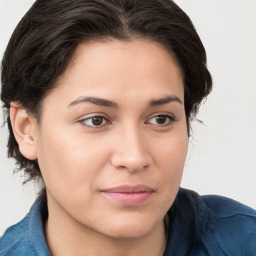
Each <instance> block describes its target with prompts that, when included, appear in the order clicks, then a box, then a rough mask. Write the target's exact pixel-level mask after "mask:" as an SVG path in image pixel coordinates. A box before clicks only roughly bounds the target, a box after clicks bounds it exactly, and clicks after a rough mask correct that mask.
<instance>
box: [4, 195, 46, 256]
mask: <svg viewBox="0 0 256 256" xmlns="http://www.w3.org/2000/svg"><path fill="white" fill-rule="evenodd" d="M45 211H47V206H46V203H45V201H44V200H43V199H42V198H41V197H39V198H38V199H37V200H36V202H35V203H34V204H33V206H32V207H31V209H30V212H29V214H28V215H27V216H26V217H25V218H24V219H23V220H21V221H20V222H19V223H17V224H16V225H14V226H11V227H10V228H8V229H7V230H6V232H5V233H4V235H3V236H2V237H1V238H0V256H7V255H8V256H25V255H26V256H27V255H29V256H36V255H46V256H47V255H50V253H49V250H48V248H47V245H46V242H45V236H44V228H43V226H44V224H43V223H44V218H45Z"/></svg>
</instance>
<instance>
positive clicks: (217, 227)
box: [0, 189, 256, 256]
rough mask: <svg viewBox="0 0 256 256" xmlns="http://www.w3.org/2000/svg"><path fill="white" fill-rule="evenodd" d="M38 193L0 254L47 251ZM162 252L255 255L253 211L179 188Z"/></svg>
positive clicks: (10, 231) (4, 240)
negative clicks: (164, 247) (27, 212)
mask: <svg viewBox="0 0 256 256" xmlns="http://www.w3.org/2000/svg"><path fill="white" fill-rule="evenodd" d="M44 201H45V200H43V199H42V198H41V197H39V198H38V199H37V200H36V202H35V203H34V205H33V206H32V208H31V210H30V212H29V214H28V215H27V216H26V217H25V218H24V219H23V220H22V221H20V222H19V223H18V224H16V225H14V226H12V227H10V228H8V229H7V231H6V232H5V234H4V236H3V237H2V238H1V239H0V256H4V255H6V256H7V255H8V256H23V255H26V256H36V255H37V256H38V255H40V256H44V255H46V256H47V255H50V252H49V249H48V247H47V244H46V241H45V235H44V228H43V225H44V220H45V218H46V216H47V205H46V203H45V202H44ZM168 214H169V216H170V225H169V230H168V242H167V246H166V250H165V253H164V256H171V255H175V256H185V255H186V256H187V255H189V256H206V255H207V256H222V255H223V256H224V255H225V256H227V255H228V256H256V211H255V210H253V209H251V208H249V207H247V206H244V205H242V204H240V203H238V202H236V201H233V200H231V199H228V198H225V197H220V196H199V195H198V194H197V193H195V192H193V191H190V190H186V189H180V191H179V193H178V195H177V198H176V200H175V202H174V204H173V206H172V208H171V209H170V210H169V212H168Z"/></svg>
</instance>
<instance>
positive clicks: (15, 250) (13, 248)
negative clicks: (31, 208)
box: [0, 216, 36, 256]
mask: <svg viewBox="0 0 256 256" xmlns="http://www.w3.org/2000/svg"><path fill="white" fill-rule="evenodd" d="M28 220H29V216H26V217H25V218H24V219H23V220H22V221H20V222H19V223H17V224H16V225H14V226H11V227H9V228H8V229H7V230H6V232H5V234H4V235H3V237H1V239H0V256H4V255H6V256H7V255H8V256H14V255H15V256H16V255H36V254H35V251H34V250H33V247H32V245H31V243H30V239H29V229H28ZM32 252H34V254H32Z"/></svg>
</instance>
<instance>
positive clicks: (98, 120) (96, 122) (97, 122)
mask: <svg viewBox="0 0 256 256" xmlns="http://www.w3.org/2000/svg"><path fill="white" fill-rule="evenodd" d="M92 123H93V124H94V125H101V124H102V117H93V119H92Z"/></svg>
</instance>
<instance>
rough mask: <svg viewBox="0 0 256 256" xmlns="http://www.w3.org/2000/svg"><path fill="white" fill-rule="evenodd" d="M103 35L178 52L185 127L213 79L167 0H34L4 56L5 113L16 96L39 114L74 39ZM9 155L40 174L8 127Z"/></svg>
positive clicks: (194, 37) (186, 23) (186, 22)
mask: <svg viewBox="0 0 256 256" xmlns="http://www.w3.org/2000/svg"><path fill="white" fill-rule="evenodd" d="M107 38H114V39H118V40H126V41H129V40H133V39H134V38H135V39H136V38H139V39H149V40H152V41H155V42H159V43H160V44H162V45H163V46H164V47H166V49H168V50H170V51H171V52H172V53H173V54H174V55H175V56H176V59H177V61H178V63H179V65H180V67H181V69H182V71H183V74H184V90H185V111H186V118H187V125H188V132H189V128H190V121H191V119H192V118H193V117H195V115H196V114H197V111H198V108H199V105H200V103H201V101H202V100H203V99H204V98H205V97H206V96H207V95H208V94H209V93H210V91H211V88H212V80H211V75H210V73H209V71H208V69H207V67H206V53H205V49H204V47H203V45H202V42H201V40H200V38H199V36H198V34H197V32H196V30H195V28H194V26H193V24H192V22H191V20H190V19H189V17H188V16H187V15H186V14H185V13H184V12H183V11H182V10H181V9H180V8H179V7H178V6H177V5H176V4H175V3H174V2H173V1H171V0H50V1H49V0H37V1H36V2H35V3H34V5H33V6H32V7H31V8H30V10H29V11H28V12H27V13H26V15H25V16H24V17H23V18H22V20H21V21H20V23H19V24H18V26H17V27H16V29H15V31H14V33H13V35H12V37H11V39H10V41H9V44H8V46H7V49H6V52H5V54H4V57H3V61H2V70H1V72H2V73H1V80H2V94H1V99H2V101H3V103H4V109H5V110H6V111H7V119H8V115H9V109H10V104H11V102H12V101H18V102H20V104H22V105H23V106H24V107H25V108H26V109H27V111H29V112H30V113H31V114H33V115H34V116H35V117H37V119H38V120H40V106H41V102H42V99H43V98H44V97H45V96H46V94H48V93H49V92H50V91H51V90H52V89H53V88H54V86H55V85H56V82H57V80H58V78H59V77H60V75H61V74H62V73H63V72H64V71H65V68H66V67H67V64H68V63H69V60H70V58H71V57H72V54H73V53H74V50H75V49H76V47H77V46H78V44H80V43H82V42H87V41H91V40H96V41H97V40H104V39H107ZM149 54H150V53H149ZM9 126H10V125H9ZM8 155H9V157H13V158H15V159H16V162H17V164H18V169H23V170H24V171H25V173H26V174H28V175H29V178H30V179H35V178H40V177H41V173H40V168H39V166H38V164H37V161H32V160H29V159H26V158H25V157H23V155H22V154H21V153H20V151H19V148H18V144H17V142H16V140H15V138H14V135H13V133H12V131H11V129H10V136H9V141H8Z"/></svg>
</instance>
